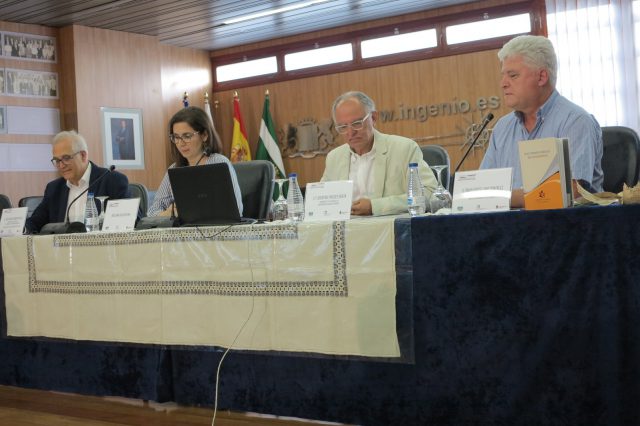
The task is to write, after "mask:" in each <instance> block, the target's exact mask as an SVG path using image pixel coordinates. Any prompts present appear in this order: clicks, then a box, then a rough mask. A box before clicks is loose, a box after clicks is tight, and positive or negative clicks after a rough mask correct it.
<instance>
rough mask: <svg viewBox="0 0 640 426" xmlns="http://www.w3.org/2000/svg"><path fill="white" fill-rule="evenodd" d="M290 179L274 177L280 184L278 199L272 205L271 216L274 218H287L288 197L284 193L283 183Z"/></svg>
mask: <svg viewBox="0 0 640 426" xmlns="http://www.w3.org/2000/svg"><path fill="white" fill-rule="evenodd" d="M288 180H289V179H274V180H273V181H274V182H275V183H277V184H278V199H277V200H276V201H275V202H274V203H273V206H272V207H271V216H272V217H273V220H285V219H286V218H287V199H286V198H285V197H284V194H283V193H282V192H283V191H282V185H283V184H284V183H285V182H287V181H288Z"/></svg>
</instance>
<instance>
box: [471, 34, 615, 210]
mask: <svg viewBox="0 0 640 426" xmlns="http://www.w3.org/2000/svg"><path fill="white" fill-rule="evenodd" d="M498 58H499V59H500V61H501V63H502V78H501V82H500V84H501V87H502V91H503V96H504V102H505V105H507V106H508V107H510V108H512V109H513V111H512V112H511V113H509V114H507V115H505V116H504V117H502V118H500V120H498V122H497V123H496V125H495V127H494V128H493V133H492V135H491V140H490V142H489V146H488V148H487V152H486V154H485V156H484V159H483V160H482V164H481V165H480V168H481V169H493V168H501V167H512V168H513V174H512V176H513V186H512V188H513V193H512V199H511V204H512V207H522V205H523V191H522V173H521V169H520V160H519V153H518V142H519V141H526V140H532V139H542V138H548V137H554V138H567V139H568V140H569V157H570V161H571V174H572V177H573V179H574V180H578V181H580V182H581V184H583V185H586V186H587V188H588V189H591V190H593V191H596V192H599V191H602V182H603V180H604V175H603V172H602V166H601V160H602V150H603V148H602V131H601V130H600V126H599V124H598V122H597V121H596V119H595V118H594V117H593V116H592V115H591V114H589V113H588V112H586V111H585V110H584V109H583V108H581V107H579V106H578V105H576V104H574V103H572V102H571V101H569V100H568V99H566V98H565V97H563V96H561V95H560V94H559V93H558V91H557V90H556V88H555V85H556V76H557V59H556V54H555V51H554V49H553V45H552V44H551V42H550V41H549V40H548V39H547V38H545V37H541V36H519V37H516V38H514V39H512V40H510V41H509V42H507V43H506V44H505V45H504V46H503V48H502V49H501V50H500V51H499V52H498Z"/></svg>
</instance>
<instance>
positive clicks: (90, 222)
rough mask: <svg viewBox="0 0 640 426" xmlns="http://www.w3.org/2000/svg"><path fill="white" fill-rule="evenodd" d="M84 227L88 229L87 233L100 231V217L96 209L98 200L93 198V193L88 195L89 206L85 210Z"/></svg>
mask: <svg viewBox="0 0 640 426" xmlns="http://www.w3.org/2000/svg"><path fill="white" fill-rule="evenodd" d="M84 225H85V226H86V227H87V232H96V231H99V230H100V217H99V215H98V208H97V207H96V200H95V199H94V198H93V192H90V193H89V194H87V204H86V206H85V208H84Z"/></svg>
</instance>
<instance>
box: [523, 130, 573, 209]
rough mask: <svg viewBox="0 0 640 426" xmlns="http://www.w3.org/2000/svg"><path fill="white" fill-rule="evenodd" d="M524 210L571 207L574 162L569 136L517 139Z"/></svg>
mask: <svg viewBox="0 0 640 426" xmlns="http://www.w3.org/2000/svg"><path fill="white" fill-rule="evenodd" d="M518 150H519V153H520V169H521V171H522V187H523V188H522V189H523V191H524V208H525V210H546V209H561V208H565V207H569V206H571V204H572V202H573V194H572V191H571V163H570V160H569V140H568V139H566V138H544V139H532V140H526V141H520V142H518Z"/></svg>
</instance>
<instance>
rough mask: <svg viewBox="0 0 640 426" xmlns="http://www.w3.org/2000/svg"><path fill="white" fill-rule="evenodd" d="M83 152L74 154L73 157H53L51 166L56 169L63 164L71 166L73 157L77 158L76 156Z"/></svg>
mask: <svg viewBox="0 0 640 426" xmlns="http://www.w3.org/2000/svg"><path fill="white" fill-rule="evenodd" d="M81 152H82V151H78V152H74V153H73V154H71V155H63V156H62V157H60V158H57V157H53V158H52V159H51V164H53V165H54V166H55V167H58V166H59V165H60V163H62V164H64V165H65V166H66V165H67V164H69V162H71V159H72V158H73V157H75V156H76V155H78V154H80V153H81Z"/></svg>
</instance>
